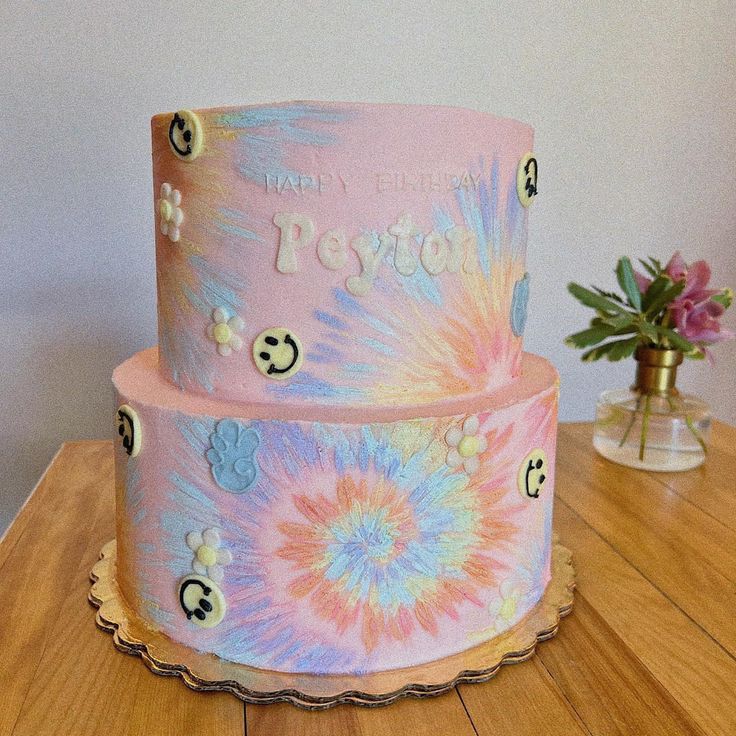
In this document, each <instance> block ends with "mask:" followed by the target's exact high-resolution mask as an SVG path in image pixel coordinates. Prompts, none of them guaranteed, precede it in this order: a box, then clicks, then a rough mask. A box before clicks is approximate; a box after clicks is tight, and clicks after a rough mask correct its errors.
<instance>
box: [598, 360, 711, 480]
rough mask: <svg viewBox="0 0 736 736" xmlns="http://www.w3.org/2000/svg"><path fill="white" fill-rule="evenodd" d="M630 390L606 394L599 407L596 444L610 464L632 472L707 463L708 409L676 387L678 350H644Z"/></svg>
mask: <svg viewBox="0 0 736 736" xmlns="http://www.w3.org/2000/svg"><path fill="white" fill-rule="evenodd" d="M635 357H636V360H637V373H636V381H635V383H634V385H633V386H632V387H631V388H629V389H615V390H609V391H604V392H603V393H602V394H601V395H600V397H599V399H598V403H597V406H596V417H595V425H594V429H593V446H594V447H595V449H596V450H597V451H598V453H600V454H601V455H603V457H605V458H607V459H608V460H612V461H613V462H615V463H619V464H621V465H628V466H629V467H632V468H640V469H642V470H657V471H665V472H667V471H669V472H672V471H679V470H689V469H690V468H695V467H697V466H698V465H701V464H702V463H703V461H704V460H705V455H706V452H707V443H708V439H709V436H710V425H711V413H710V408H709V407H708V405H707V404H706V403H705V402H704V401H702V400H700V399H699V398H697V397H695V396H690V395H688V394H681V393H680V392H679V391H678V390H677V388H676V387H675V381H676V377H677V366H678V365H680V363H681V362H682V358H683V355H682V353H681V352H680V351H678V350H664V349H661V348H639V349H638V350H637V352H636V355H635Z"/></svg>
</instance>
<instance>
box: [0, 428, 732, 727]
mask: <svg viewBox="0 0 736 736" xmlns="http://www.w3.org/2000/svg"><path fill="white" fill-rule="evenodd" d="M591 432H592V428H591V425H590V424H563V425H560V431H559V448H558V467H557V481H556V494H557V500H556V506H555V526H556V529H557V531H558V532H559V535H560V539H561V541H562V543H563V544H564V545H565V546H566V547H568V548H569V549H571V550H572V551H573V554H574V559H575V567H576V570H577V577H578V590H577V593H576V597H575V608H574V609H573V613H572V615H571V616H569V617H568V618H566V619H564V620H563V622H562V624H561V626H560V631H559V633H558V635H557V636H556V637H555V638H554V639H552V640H551V641H549V642H545V643H544V644H542V645H540V647H539V649H538V651H537V654H536V655H535V656H534V657H533V658H532V659H531V660H530V661H528V662H524V663H522V664H518V665H511V666H508V667H503V668H502V669H501V671H500V673H499V674H498V675H497V676H496V677H495V678H494V679H493V680H491V681H490V682H488V683H485V684H481V685H463V686H461V687H459V688H457V689H456V690H453V691H452V692H450V693H447V694H445V695H442V696H439V697H434V698H426V699H421V700H420V699H416V698H408V699H404V700H401V701H399V702H398V703H396V704H394V705H391V706H388V707H384V708H373V709H368V708H359V707H356V706H348V705H342V706H337V707H336V708H333V709H331V710H328V711H323V712H317V713H310V712H306V711H302V710H298V709H297V708H295V707H293V706H291V705H286V704H278V705H268V706H264V705H259V706H255V705H247V706H246V705H244V704H243V703H241V702H240V701H238V700H237V699H236V698H234V697H233V696H231V695H228V694H226V693H196V692H193V691H191V690H189V689H187V688H186V687H185V686H184V685H183V684H182V682H181V681H180V680H179V679H178V678H174V677H157V676H155V675H154V674H152V673H151V672H149V670H148V669H147V668H146V667H145V666H144V665H143V663H142V662H141V661H140V660H139V659H138V658H136V657H132V656H129V655H125V654H122V653H120V652H118V651H116V650H115V649H114V647H113V645H112V639H111V637H110V636H109V635H108V634H105V633H103V632H101V631H99V630H98V629H97V628H96V626H95V623H94V610H93V609H92V608H91V606H90V605H89V604H88V603H87V598H86V596H87V590H88V587H89V582H88V575H89V571H90V569H91V567H92V565H93V564H94V562H95V561H96V560H97V556H98V553H99V550H100V548H101V547H102V545H103V544H104V543H105V542H106V541H108V540H109V539H111V538H112V537H113V535H114V528H113V504H114V499H113V481H112V448H111V445H110V443H108V442H75V443H69V444H66V445H64V446H63V447H62V448H61V450H60V451H59V453H58V454H57V456H56V458H55V459H54V461H53V462H52V463H51V465H50V466H49V468H48V470H47V471H46V473H45V474H44V476H43V478H42V479H41V481H40V482H39V484H38V486H37V487H36V489H35V490H34V492H33V494H32V496H31V498H30V499H29V501H28V502H27V503H26V505H25V506H24V508H23V509H22V510H21V512H20V514H19V515H18V517H17V519H16V520H15V522H14V523H13V524H12V526H11V527H10V528H9V530H8V531H7V533H6V534H5V536H4V537H3V539H2V540H0V601H2V604H3V606H2V608H3V615H2V620H1V622H0V693H2V696H3V700H2V707H1V708H0V735H2V736H5V734H8V735H10V734H13V735H14V736H20V735H21V734H22V735H26V734H27V735H29V736H30V735H33V736H43V735H45V734H73V735H74V736H85V735H86V734H90V735H92V734H94V735H95V736H100V735H107V734H111V735H114V734H129V735H130V736H134V735H135V736H137V735H138V734H146V736H157V735H158V734H172V736H173V735H174V734H176V736H184V735H185V734H186V735H187V736H189V735H197V734H213V735H214V736H231V734H249V735H251V736H253V735H256V736H262V735H263V736H265V735H266V734H268V735H269V736H272V735H275V736H281V734H285V735H286V736H308V735H309V734H319V735H320V736H333V735H334V736H338V735H339V736H348V735H350V734H361V735H362V736H372V735H373V734H376V736H378V735H379V734H380V735H381V736H385V735H387V734H399V735H400V736H405V735H406V736H409V735H411V736H424V735H425V734H426V735H427V736H429V735H430V734H431V735H432V736H437V734H458V736H465V735H467V736H473V735H474V734H477V736H485V735H488V736H490V735H491V734H494V735H496V734H513V735H514V736H525V735H526V734H530V735H531V734H533V735H534V736H540V735H543V736H547V735H549V736H556V735H558V734H559V735H560V736H580V735H584V734H588V735H594V736H597V735H598V734H601V735H603V734H606V735H607V734H622V735H626V736H644V735H648V734H653V735H659V734H662V735H663V736H664V735H667V736H670V735H672V734H710V735H712V736H730V735H731V734H736V685H735V683H736V505H735V504H734V496H735V495H736V488H735V487H734V481H733V470H732V469H733V468H734V467H735V466H736V429H734V428H732V427H729V426H727V425H724V424H720V423H716V425H715V427H714V432H713V440H712V449H711V451H710V453H709V457H708V460H707V461H706V464H705V465H704V466H703V467H701V468H698V469H696V470H692V471H689V472H686V473H678V474H674V473H673V474H662V473H660V474H658V473H648V472H642V471H635V470H631V469H628V468H624V467H621V466H618V465H614V464H612V463H609V462H608V461H606V460H604V459H602V458H600V457H598V456H597V455H596V454H595V453H594V451H593V449H592V446H591Z"/></svg>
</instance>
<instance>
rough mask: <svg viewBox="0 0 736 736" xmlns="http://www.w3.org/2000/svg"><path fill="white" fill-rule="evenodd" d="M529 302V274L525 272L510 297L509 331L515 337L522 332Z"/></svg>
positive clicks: (519, 335)
mask: <svg viewBox="0 0 736 736" xmlns="http://www.w3.org/2000/svg"><path fill="white" fill-rule="evenodd" d="M528 303H529V274H528V273H525V274H524V275H523V276H522V277H521V278H520V279H519V280H518V281H517V282H516V283H515V284H514V293H513V295H512V297H511V314H510V319H511V331H512V332H513V333H514V335H516V337H521V336H522V335H523V334H524V327H526V308H527V304H528Z"/></svg>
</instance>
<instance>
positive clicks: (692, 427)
mask: <svg viewBox="0 0 736 736" xmlns="http://www.w3.org/2000/svg"><path fill="white" fill-rule="evenodd" d="M685 424H687V428H688V429H689V430H690V431H691V432H692V433H693V437H695V439H696V440H697V441H698V444H699V445H700V447H701V448H702V450H703V453H706V452H708V448H707V447H706V446H705V440H704V439H703V437H702V436H701V434H700V432H698V430H697V429H696V428H695V424H693V420H692V418H691V417H689V416H688V415H687V414H685Z"/></svg>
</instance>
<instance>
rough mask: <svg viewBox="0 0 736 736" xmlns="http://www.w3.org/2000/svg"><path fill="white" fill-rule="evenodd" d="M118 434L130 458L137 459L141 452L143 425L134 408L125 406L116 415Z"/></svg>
mask: <svg viewBox="0 0 736 736" xmlns="http://www.w3.org/2000/svg"><path fill="white" fill-rule="evenodd" d="M116 418H117V423H118V434H119V435H120V437H121V438H122V445H123V449H124V450H125V452H127V453H128V455H129V456H130V457H136V455H138V453H139V452H140V451H141V423H140V420H139V419H138V414H137V413H136V411H135V409H133V407H131V406H128V404H123V405H122V406H121V407H120V408H119V409H118V411H117V414H116Z"/></svg>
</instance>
